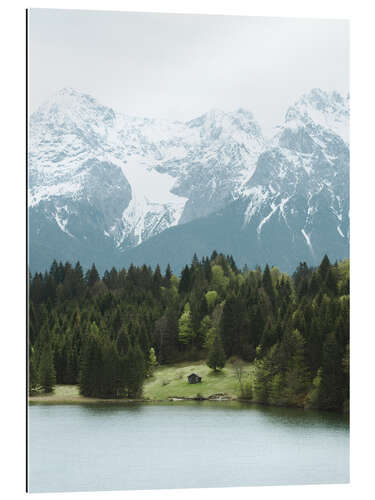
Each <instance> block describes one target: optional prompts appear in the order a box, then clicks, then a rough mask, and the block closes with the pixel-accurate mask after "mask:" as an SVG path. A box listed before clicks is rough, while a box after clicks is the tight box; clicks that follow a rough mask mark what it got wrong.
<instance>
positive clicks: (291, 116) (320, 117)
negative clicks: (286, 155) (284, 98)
mask: <svg viewBox="0 0 375 500" xmlns="http://www.w3.org/2000/svg"><path fill="white" fill-rule="evenodd" d="M308 124H310V125H314V126H319V127H322V128H324V129H328V130H330V131H331V132H334V133H335V134H337V135H338V136H340V137H341V138H342V139H343V140H344V141H345V142H349V95H347V96H345V97H344V96H342V95H341V94H340V93H339V92H337V91H335V90H334V91H326V90H322V89H319V88H314V89H312V90H311V91H310V92H307V93H306V94H303V95H302V96H301V97H300V99H298V101H296V102H295V103H294V104H293V105H292V106H290V107H289V108H288V110H287V112H286V114H285V126H286V127H288V128H294V129H296V128H299V127H304V126H305V125H308Z"/></svg>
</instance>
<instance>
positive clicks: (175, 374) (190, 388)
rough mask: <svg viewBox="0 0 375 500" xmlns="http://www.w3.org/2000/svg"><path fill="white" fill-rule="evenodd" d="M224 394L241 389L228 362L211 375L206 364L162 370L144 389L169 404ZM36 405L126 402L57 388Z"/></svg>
mask: <svg viewBox="0 0 375 500" xmlns="http://www.w3.org/2000/svg"><path fill="white" fill-rule="evenodd" d="M243 371H244V373H246V374H249V375H250V376H251V377H252V376H253V373H254V369H253V366H252V365H250V364H245V365H244V367H243ZM191 373H197V374H198V375H199V376H200V377H202V382H201V383H199V384H189V383H188V381H187V377H188V375H190V374H191ZM217 393H225V394H227V395H228V396H230V397H238V396H239V385H238V380H237V378H236V375H235V371H234V365H233V363H231V362H227V364H226V366H225V368H224V369H223V370H220V371H218V372H214V371H212V370H211V369H210V368H209V367H208V366H207V365H206V363H205V361H197V362H185V363H179V364H177V365H173V366H161V367H159V368H158V369H156V370H155V373H154V375H153V376H152V377H151V378H149V379H147V380H146V382H145V385H144V389H143V398H145V399H148V400H151V401H161V400H167V399H168V398H170V397H174V396H175V397H195V396H197V394H200V395H202V396H203V397H205V398H207V397H208V396H211V395H212V394H217ZM29 401H30V402H31V403H32V402H35V403H52V404H58V403H65V404H73V403H98V402H100V403H103V402H114V403H121V402H122V403H124V402H127V401H129V400H127V399H100V398H86V397H84V396H81V395H80V393H79V387H78V385H57V386H56V387H55V390H54V391H53V392H52V393H51V394H43V393H40V394H36V395H33V396H31V397H30V398H29Z"/></svg>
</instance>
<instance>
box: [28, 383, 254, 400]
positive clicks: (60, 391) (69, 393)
mask: <svg viewBox="0 0 375 500" xmlns="http://www.w3.org/2000/svg"><path fill="white" fill-rule="evenodd" d="M56 389H57V390H55V391H53V392H52V393H49V394H43V393H41V394H36V395H33V396H30V395H29V396H28V404H33V403H38V404H39V403H43V404H129V403H173V402H178V401H216V402H217V401H243V400H241V399H239V398H237V397H235V396H231V395H229V394H226V393H217V394H212V395H210V396H208V397H203V396H200V397H186V396H168V397H167V398H166V399H151V398H137V399H128V398H94V397H87V396H82V395H81V394H79V392H78V386H65V387H64V386H57V388H56ZM64 389H65V390H64ZM248 402H250V401H248Z"/></svg>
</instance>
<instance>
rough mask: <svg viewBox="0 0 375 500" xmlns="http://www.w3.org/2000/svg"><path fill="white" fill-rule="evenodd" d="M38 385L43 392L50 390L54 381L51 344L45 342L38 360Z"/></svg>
mask: <svg viewBox="0 0 375 500" xmlns="http://www.w3.org/2000/svg"><path fill="white" fill-rule="evenodd" d="M38 374H39V385H40V387H41V388H42V389H43V391H44V392H52V391H53V387H54V385H55V383H56V373H55V367H54V363H53V352H52V348H51V344H50V343H49V342H47V343H46V344H45V345H44V346H43V349H42V355H41V358H40V362H39V370H38Z"/></svg>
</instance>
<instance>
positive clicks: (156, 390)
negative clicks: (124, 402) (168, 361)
mask: <svg viewBox="0 0 375 500" xmlns="http://www.w3.org/2000/svg"><path fill="white" fill-rule="evenodd" d="M244 372H246V373H249V374H250V375H251V376H252V374H253V367H252V366H251V365H250V364H246V365H244ZM191 373H196V374H197V375H199V376H200V377H202V382H201V383H199V384H189V383H188V381H187V377H188V375H190V374H191ZM219 392H223V393H226V394H228V395H229V396H231V397H238V396H239V386H238V380H237V378H236V375H235V371H234V365H233V364H232V363H227V364H226V366H225V368H224V369H223V370H220V371H219V372H214V371H212V370H211V369H210V368H209V367H208V366H207V365H206V363H205V361H198V362H196V363H192V362H190V363H189V362H187V363H180V364H178V365H173V366H162V367H160V368H158V369H157V370H156V371H155V373H154V375H153V377H151V378H150V379H148V380H146V383H145V386H144V390H143V395H144V397H145V398H147V399H151V400H165V399H168V398H169V397H174V396H177V397H195V396H196V395H197V394H198V393H199V394H200V395H202V396H203V397H208V396H210V395H212V394H216V393H219Z"/></svg>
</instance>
